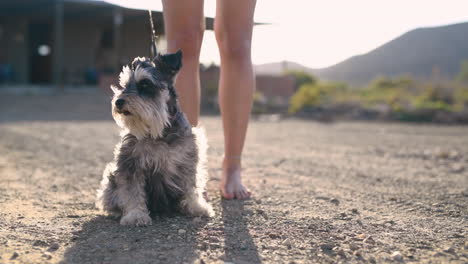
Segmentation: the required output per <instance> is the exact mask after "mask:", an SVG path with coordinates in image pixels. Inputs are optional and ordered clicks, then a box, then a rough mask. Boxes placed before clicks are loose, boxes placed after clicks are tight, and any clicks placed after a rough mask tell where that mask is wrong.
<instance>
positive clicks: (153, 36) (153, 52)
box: [148, 10, 158, 59]
mask: <svg viewBox="0 0 468 264" xmlns="http://www.w3.org/2000/svg"><path fill="white" fill-rule="evenodd" d="M148 12H149V20H150V24H151V46H150V53H151V59H154V58H155V57H156V55H158V49H157V48H156V31H155V30H154V23H153V14H152V12H151V10H148Z"/></svg>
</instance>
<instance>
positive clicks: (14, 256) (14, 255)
mask: <svg viewBox="0 0 468 264" xmlns="http://www.w3.org/2000/svg"><path fill="white" fill-rule="evenodd" d="M17 257H19V254H18V253H16V252H13V255H11V257H10V260H14V259H16V258H17Z"/></svg>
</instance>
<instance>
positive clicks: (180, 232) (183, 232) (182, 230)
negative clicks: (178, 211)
mask: <svg viewBox="0 0 468 264" xmlns="http://www.w3.org/2000/svg"><path fill="white" fill-rule="evenodd" d="M177 233H179V235H184V234H185V233H187V231H185V229H179V231H177Z"/></svg>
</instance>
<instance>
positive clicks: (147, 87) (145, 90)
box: [137, 79, 156, 96]
mask: <svg viewBox="0 0 468 264" xmlns="http://www.w3.org/2000/svg"><path fill="white" fill-rule="evenodd" d="M137 89H138V93H139V94H141V95H146V96H154V94H155V92H156V91H155V89H154V84H153V82H151V81H150V80H147V79H145V80H141V81H139V82H138V84H137Z"/></svg>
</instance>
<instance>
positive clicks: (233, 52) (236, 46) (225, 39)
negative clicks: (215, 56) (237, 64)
mask: <svg viewBox="0 0 468 264" xmlns="http://www.w3.org/2000/svg"><path fill="white" fill-rule="evenodd" d="M216 40H217V42H218V47H219V52H220V53H221V57H225V58H229V59H233V60H247V59H250V49H251V37H250V34H248V33H244V32H233V30H229V31H225V30H217V31H216Z"/></svg>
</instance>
